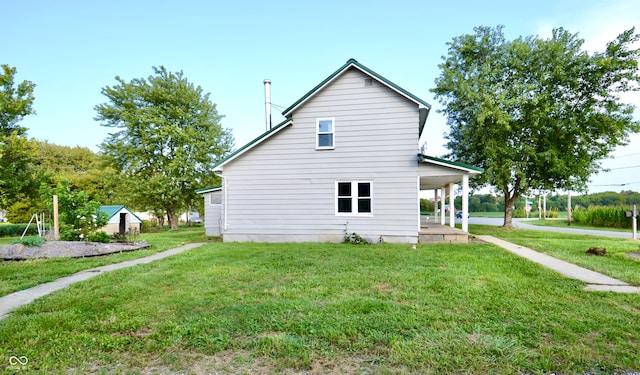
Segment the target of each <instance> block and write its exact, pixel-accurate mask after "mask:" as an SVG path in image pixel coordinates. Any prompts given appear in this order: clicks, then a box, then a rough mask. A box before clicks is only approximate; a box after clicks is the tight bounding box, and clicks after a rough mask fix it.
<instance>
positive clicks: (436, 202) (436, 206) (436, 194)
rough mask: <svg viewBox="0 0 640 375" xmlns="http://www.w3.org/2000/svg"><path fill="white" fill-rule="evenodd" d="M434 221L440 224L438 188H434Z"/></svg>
mask: <svg viewBox="0 0 640 375" xmlns="http://www.w3.org/2000/svg"><path fill="white" fill-rule="evenodd" d="M433 223H434V224H438V189H434V190H433Z"/></svg>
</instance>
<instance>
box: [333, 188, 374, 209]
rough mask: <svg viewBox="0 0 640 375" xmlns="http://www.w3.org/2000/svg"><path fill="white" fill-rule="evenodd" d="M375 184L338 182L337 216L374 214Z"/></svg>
mask: <svg viewBox="0 0 640 375" xmlns="http://www.w3.org/2000/svg"><path fill="white" fill-rule="evenodd" d="M372 203H373V183H372V182H370V181H336V215H350V216H351V215H356V216H357V215H362V216H371V215H372V214H373V204H372Z"/></svg>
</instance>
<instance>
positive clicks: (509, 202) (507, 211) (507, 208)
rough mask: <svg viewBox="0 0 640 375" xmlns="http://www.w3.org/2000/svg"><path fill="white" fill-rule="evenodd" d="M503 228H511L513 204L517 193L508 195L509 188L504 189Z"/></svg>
mask: <svg viewBox="0 0 640 375" xmlns="http://www.w3.org/2000/svg"><path fill="white" fill-rule="evenodd" d="M503 192H504V224H503V225H502V226H503V227H504V228H513V205H514V204H515V203H516V200H517V199H518V195H517V194H515V193H514V195H513V196H509V190H508V189H505V190H504V191H503Z"/></svg>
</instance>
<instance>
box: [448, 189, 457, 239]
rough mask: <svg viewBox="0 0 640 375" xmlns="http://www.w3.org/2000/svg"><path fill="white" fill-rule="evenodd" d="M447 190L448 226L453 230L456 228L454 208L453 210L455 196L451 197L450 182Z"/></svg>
mask: <svg viewBox="0 0 640 375" xmlns="http://www.w3.org/2000/svg"><path fill="white" fill-rule="evenodd" d="M447 189H449V226H450V227H451V228H455V226H456V208H455V203H454V202H455V196H454V195H453V184H452V183H451V182H450V183H449V185H447Z"/></svg>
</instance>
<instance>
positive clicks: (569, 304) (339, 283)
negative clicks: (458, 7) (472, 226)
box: [0, 243, 640, 374]
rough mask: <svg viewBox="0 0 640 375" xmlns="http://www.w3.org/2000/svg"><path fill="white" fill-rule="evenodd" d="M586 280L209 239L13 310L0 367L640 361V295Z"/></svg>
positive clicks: (447, 257) (404, 367)
mask: <svg viewBox="0 0 640 375" xmlns="http://www.w3.org/2000/svg"><path fill="white" fill-rule="evenodd" d="M582 286H583V285H582V284H581V283H580V282H577V281H574V280H570V279H566V278H563V277H561V276H559V275H558V274H556V273H554V272H552V271H549V270H546V269H543V268H541V267H539V266H537V265H535V264H532V263H531V262H528V261H526V260H524V259H521V258H518V257H516V256H514V255H512V254H510V253H508V252H506V251H503V250H501V249H499V248H498V247H496V246H493V245H488V244H476V243H474V244H469V245H422V246H418V248H417V250H412V249H411V248H410V247H409V246H403V245H391V244H382V245H375V246H353V245H346V244H253V243H209V244H206V245H204V246H202V247H199V248H196V249H192V250H189V251H187V252H185V253H182V254H179V255H176V256H173V257H170V258H167V259H164V260H161V261H157V262H154V263H150V264H146V265H139V266H136V267H132V268H127V269H122V270H118V271H113V272H110V273H105V274H103V275H100V276H98V277H96V278H93V279H90V280H88V281H85V282H82V283H78V284H74V285H73V286H71V287H69V288H66V289H64V290H62V291H59V292H57V293H54V294H52V295H49V296H47V297H44V298H42V299H39V300H37V301H36V302H34V303H32V304H30V305H28V306H25V307H23V308H21V309H19V310H18V311H16V312H15V313H13V314H12V315H11V316H10V317H9V318H7V319H5V320H2V321H0V372H4V373H9V374H25V373H38V374H40V373H42V374H45V373H46V374H84V373H92V374H148V373H158V374H159V373H172V374H174V373H175V374H177V373H188V374H205V373H207V374H209V373H217V374H255V373H258V374H269V373H282V372H285V373H289V374H291V373H335V374H338V373H354V374H490V373H491V374H523V373H527V374H547V373H552V372H554V373H564V374H571V373H579V374H583V373H592V374H605V373H614V372H616V371H625V370H627V371H628V370H635V371H638V370H640V357H639V356H638V347H640V336H639V335H638V329H637V327H638V321H640V296H638V295H628V294H627V295H624V294H614V293H593V292H585V291H583V290H582ZM10 356H26V357H27V358H28V359H29V362H28V364H27V365H25V366H18V365H14V366H12V365H10V364H9V363H8V361H7V360H6V359H7V358H9V357H10Z"/></svg>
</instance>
